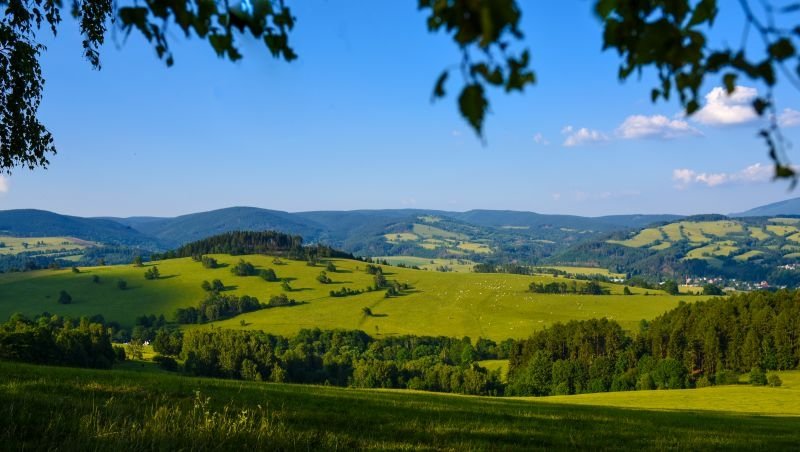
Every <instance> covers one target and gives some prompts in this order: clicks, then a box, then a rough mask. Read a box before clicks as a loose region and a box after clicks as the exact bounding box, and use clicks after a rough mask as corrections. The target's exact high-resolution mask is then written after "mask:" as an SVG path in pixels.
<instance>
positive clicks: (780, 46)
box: [767, 38, 796, 61]
mask: <svg viewBox="0 0 800 452" xmlns="http://www.w3.org/2000/svg"><path fill="white" fill-rule="evenodd" d="M767 50H768V51H769V54H770V56H772V57H773V58H775V59H776V60H778V61H783V60H785V59H787V58H791V57H793V56H794V54H795V52H796V51H795V48H794V45H792V41H790V40H789V39H788V38H781V39H778V40H777V41H775V42H773V43H772V44H770V46H769V47H768V49H767Z"/></svg>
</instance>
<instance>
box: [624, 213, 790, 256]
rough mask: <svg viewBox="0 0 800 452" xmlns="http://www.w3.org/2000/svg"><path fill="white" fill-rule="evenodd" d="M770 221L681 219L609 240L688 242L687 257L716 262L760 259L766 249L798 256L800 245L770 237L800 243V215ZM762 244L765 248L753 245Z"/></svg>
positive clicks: (655, 244) (663, 245) (659, 245)
mask: <svg viewBox="0 0 800 452" xmlns="http://www.w3.org/2000/svg"><path fill="white" fill-rule="evenodd" d="M767 223H768V224H766V225H764V226H750V225H746V224H744V223H742V222H739V221H736V220H719V221H679V222H675V223H670V224H667V225H664V226H658V227H651V228H646V229H642V230H641V231H638V232H636V233H635V234H633V235H632V236H630V237H628V238H626V239H624V240H609V241H608V243H614V244H618V245H622V246H627V247H632V248H645V247H646V248H649V249H652V250H657V251H660V250H666V249H669V248H671V247H672V246H674V245H676V244H678V243H688V244H689V245H690V246H691V248H692V249H689V250H688V251H687V252H686V255H685V256H684V257H683V259H702V260H705V261H707V262H708V263H709V264H711V265H712V266H720V265H722V260H721V258H724V257H733V258H734V259H735V260H737V261H740V262H747V261H749V260H758V259H759V258H761V257H762V255H764V254H765V251H764V250H776V251H782V254H783V255H784V257H786V258H795V257H796V256H795V254H794V253H796V252H797V251H800V247H796V246H784V247H780V246H779V245H776V244H774V243H770V242H769V241H776V240H777V241H779V242H783V241H784V240H788V241H790V242H793V243H794V244H798V243H800V229H798V225H799V224H800V219H797V218H771V219H769V220H768V222H767ZM754 241H755V242H754ZM759 247H760V248H761V249H750V248H759ZM737 254H738V255H737Z"/></svg>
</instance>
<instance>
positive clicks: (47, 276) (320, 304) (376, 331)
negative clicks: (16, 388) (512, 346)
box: [0, 255, 702, 340]
mask: <svg viewBox="0 0 800 452" xmlns="http://www.w3.org/2000/svg"><path fill="white" fill-rule="evenodd" d="M214 257H215V258H217V259H218V261H219V262H220V263H221V264H222V265H223V266H227V267H223V268H216V269H208V268H204V267H203V266H202V265H201V264H200V263H199V262H195V261H193V260H191V259H189V258H183V259H170V260H165V261H159V262H155V263H148V264H146V265H145V267H134V266H133V265H120V266H105V267H88V268H81V269H80V273H73V272H72V271H70V270H40V271H35V272H27V273H10V274H2V275H0V318H8V316H10V315H11V314H13V313H15V312H21V313H23V314H26V315H37V314H41V313H42V312H49V313H53V314H60V315H68V316H73V317H77V316H82V315H87V316H90V315H94V314H102V315H103V316H104V317H105V318H106V320H114V321H118V322H120V323H122V324H123V325H126V326H131V325H132V324H133V322H134V320H135V318H136V317H137V316H141V315H148V314H156V315H159V314H163V315H164V316H166V317H167V319H171V318H172V317H173V314H174V312H175V310H176V309H177V308H181V307H189V306H196V305H197V304H198V303H199V302H200V301H201V300H202V299H203V298H204V297H205V292H204V291H203V290H202V289H201V287H200V285H201V283H202V282H203V281H204V280H208V281H211V280H213V279H220V280H221V281H222V282H223V283H224V284H225V286H226V287H227V289H228V290H227V291H226V293H230V294H235V295H239V296H241V295H250V296H255V297H257V298H258V299H259V300H260V301H262V302H267V301H268V300H269V298H270V297H271V296H273V295H278V294H281V293H284V292H283V289H282V288H281V284H280V283H278V282H266V281H264V280H263V279H261V278H259V277H257V276H249V277H239V276H234V275H233V274H232V273H231V272H230V271H229V268H230V266H232V265H234V264H236V263H237V262H238V261H239V259H244V260H247V261H250V262H252V263H253V264H254V265H255V266H256V267H257V268H272V269H274V270H275V272H276V273H277V276H278V277H279V278H285V279H287V280H288V281H289V284H290V286H291V288H292V291H290V292H286V294H287V295H288V296H289V297H290V298H293V299H295V300H297V301H298V302H301V304H299V305H296V306H289V307H280V308H272V309H264V310H260V311H255V312H250V313H247V314H242V315H239V316H237V317H235V318H232V319H228V320H223V321H220V322H216V323H214V325H215V326H221V327H227V328H250V329H261V330H264V331H268V332H271V333H276V334H283V335H292V334H294V333H296V332H297V331H298V330H300V329H302V328H315V327H318V328H323V329H331V328H345V329H361V330H363V331H365V332H367V333H369V334H371V335H375V336H378V337H380V336H385V335H398V334H415V335H435V336H438V335H444V336H451V337H463V336H470V337H472V338H477V337H487V338H491V339H495V340H502V339H506V338H510V337H513V338H521V337H527V336H528V335H530V333H531V332H532V331H535V330H539V329H542V328H544V327H546V326H548V325H552V324H553V323H555V322H566V321H569V320H582V319H591V318H601V317H607V318H609V319H613V320H616V321H618V322H619V323H620V324H622V325H623V327H625V328H628V329H635V328H637V327H638V323H639V321H640V320H642V319H651V318H654V317H656V316H658V315H660V314H662V313H664V312H665V311H667V310H669V309H672V308H674V307H675V306H676V305H677V304H678V303H679V302H680V301H681V300H686V301H692V300H698V299H702V298H698V297H686V296H668V295H666V294H664V293H663V292H660V291H649V293H650V294H649V295H645V292H647V291H645V290H643V289H638V288H631V290H632V291H633V293H634V294H633V295H629V296H625V295H622V291H623V286H621V285H616V284H608V285H607V287H608V288H609V289H610V290H611V293H612V294H611V295H603V296H592V295H574V294H570V295H555V294H534V293H530V292H528V291H527V289H528V285H529V284H530V283H531V282H532V281H537V282H551V281H556V280H557V281H563V280H564V278H553V277H550V276H542V275H537V276H533V277H532V276H522V275H509V274H480V273H451V272H448V273H442V272H433V271H424V270H412V269H406V268H398V267H384V270H385V275H386V277H387V279H389V280H396V281H398V282H400V283H408V284H410V285H411V290H409V291H407V292H406V293H404V294H403V295H401V296H397V297H391V298H385V297H384V292H383V291H376V292H365V293H363V294H360V295H354V296H347V297H331V296H330V295H329V292H330V291H332V290H339V289H341V288H344V287H348V288H351V289H365V288H366V287H368V286H370V285H372V284H373V276H372V275H369V274H367V273H366V272H365V271H364V270H365V266H366V264H365V263H364V262H360V261H352V260H334V261H333V262H334V264H335V265H336V267H337V268H338V270H337V272H328V276H329V277H330V278H331V279H332V280H333V282H332V283H331V284H322V283H320V282H318V281H317V280H316V277H317V276H318V275H319V273H320V272H321V271H323V270H325V263H321V264H319V265H317V266H315V267H310V266H308V265H307V264H306V262H303V261H292V260H286V259H284V260H283V263H282V265H275V264H274V263H273V258H272V257H271V256H262V255H253V256H229V255H214ZM151 265H157V266H158V268H159V270H160V273H161V275H162V278H160V279H157V280H152V281H149V280H145V278H144V272H145V271H146V270H147V268H148V267H149V266H151ZM94 276H97V277H99V283H95V282H93V277H94ZM119 280H125V281H126V282H127V284H128V289H127V290H120V289H119V288H118V287H117V281H119ZM61 290H65V291H67V292H68V293H69V294H70V295H71V296H72V300H73V302H72V304H67V305H62V304H58V303H57V299H58V295H59V292H60V291H61ZM364 307H369V308H370V309H371V310H372V312H373V314H374V315H373V316H365V315H364V313H363V311H362V310H363V308H364ZM242 321H244V326H242V325H241V323H242ZM196 327H197V328H207V327H208V326H207V325H205V326H196Z"/></svg>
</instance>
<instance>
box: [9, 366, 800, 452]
mask: <svg viewBox="0 0 800 452" xmlns="http://www.w3.org/2000/svg"><path fill="white" fill-rule="evenodd" d="M0 374H2V375H3V376H4V378H3V379H2V380H0V419H3V420H4V422H2V423H0V444H3V447H4V448H8V449H10V450H23V449H25V450H33V449H58V450H142V449H159V450H176V449H184V450H199V449H202V450H234V449H241V450H253V449H259V450H264V449H291V450H298V449H304V450H320V449H327V450H330V449H354V448H371V449H392V450H398V449H447V450H466V449H470V450H498V449H502V450H537V449H566V448H584V449H585V448H590V449H637V450H653V449H681V450H707V449H720V450H746V449H756V450H786V449H792V448H794V447H796V445H797V440H798V433H797V432H798V431H800V417H762V416H754V415H745V414H728V413H724V412H714V413H712V412H680V413H676V412H670V411H649V410H635V409H622V408H608V407H596V406H593V407H587V406H580V405H566V404H554V403H542V402H539V401H527V400H512V399H499V398H494V399H493V398H481V397H465V396H451V395H441V394H427V393H418V392H410V391H377V390H356V389H341V388H325V387H314V386H296V385H279V384H266V383H248V382H239V381H222V380H213V379H196V378H188V377H180V376H173V375H163V374H154V373H153V374H151V373H134V372H128V371H120V370H115V371H91V370H81V369H69V368H50V367H37V366H30V365H17V364H8V363H0Z"/></svg>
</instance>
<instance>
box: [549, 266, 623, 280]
mask: <svg viewBox="0 0 800 452" xmlns="http://www.w3.org/2000/svg"><path fill="white" fill-rule="evenodd" d="M542 268H552V269H553V270H559V271H563V272H567V273H569V274H571V275H584V276H592V275H600V276H608V277H609V278H624V277H625V275H624V274H623V273H614V272H612V271H610V270H608V269H607V268H598V267H567V266H547V267H542Z"/></svg>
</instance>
